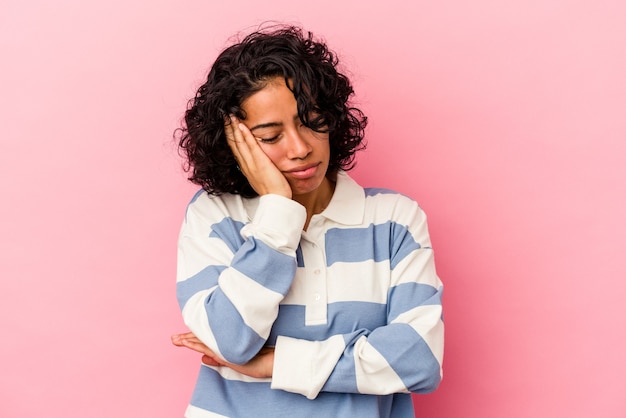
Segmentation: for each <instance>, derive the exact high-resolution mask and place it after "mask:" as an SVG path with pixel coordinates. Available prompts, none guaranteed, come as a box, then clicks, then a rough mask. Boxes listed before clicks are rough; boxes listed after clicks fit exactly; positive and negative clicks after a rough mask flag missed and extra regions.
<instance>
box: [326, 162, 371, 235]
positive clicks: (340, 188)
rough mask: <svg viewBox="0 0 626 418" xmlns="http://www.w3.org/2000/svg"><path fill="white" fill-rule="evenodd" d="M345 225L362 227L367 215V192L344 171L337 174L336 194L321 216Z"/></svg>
mask: <svg viewBox="0 0 626 418" xmlns="http://www.w3.org/2000/svg"><path fill="white" fill-rule="evenodd" d="M320 215H321V216H324V217H325V218H327V219H330V220H332V221H335V222H337V223H340V224H344V225H360V224H361V223H363V216H364V215H365V191H364V190H363V188H362V187H361V186H359V185H358V184H357V182H356V181H354V180H353V179H352V177H350V176H349V175H348V173H346V172H345V171H343V170H339V171H338V172H337V184H336V185H335V192H334V193H333V197H332V198H331V199H330V203H329V204H328V207H326V209H324V211H323V212H322V213H321V214H320Z"/></svg>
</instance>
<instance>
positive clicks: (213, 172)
mask: <svg viewBox="0 0 626 418" xmlns="http://www.w3.org/2000/svg"><path fill="white" fill-rule="evenodd" d="M337 64H338V59H337V57H336V55H335V54H334V53H333V52H332V51H330V50H329V49H328V47H327V46H326V44H325V43H324V42H321V41H318V40H316V39H314V37H313V35H312V34H311V32H307V33H306V35H305V34H304V33H303V31H302V29H300V28H298V27H294V26H287V27H285V26H280V27H278V28H276V27H272V28H269V29H266V30H258V31H255V32H253V33H251V34H249V35H247V36H246V37H245V38H244V39H243V40H242V41H241V42H238V43H235V44H233V45H231V46H230V47H228V48H226V49H225V50H224V51H223V52H222V53H221V54H220V55H219V56H218V58H217V59H216V61H215V62H214V64H213V66H212V68H211V70H210V72H209V74H208V76H207V80H206V82H205V83H204V84H203V85H202V86H200V88H199V89H198V91H197V92H196V95H195V97H194V98H193V99H191V100H190V101H189V103H188V106H187V111H186V112H185V118H184V123H183V126H182V127H181V128H179V129H177V131H176V134H175V136H176V138H177V139H178V145H179V150H180V152H181V154H182V155H183V157H184V158H185V170H186V171H188V172H190V176H189V180H190V181H192V182H193V183H196V184H199V185H200V186H202V188H203V189H204V190H206V191H207V192H209V193H212V194H222V193H233V194H239V195H242V196H244V197H254V196H256V195H257V193H256V192H255V191H254V189H253V188H252V187H251V186H250V184H249V183H248V180H247V179H246V177H245V176H244V175H243V174H242V173H241V171H239V169H238V166H237V162H236V161H235V157H234V156H233V154H232V151H231V150H230V148H229V146H228V144H227V142H226V136H225V132H224V120H225V117H226V116H227V115H229V114H233V115H235V116H237V118H239V119H242V120H245V118H246V115H245V112H244V111H243V110H242V108H241V104H242V103H243V102H244V101H245V100H246V99H247V98H248V97H250V96H251V95H253V94H254V93H256V92H258V91H259V90H261V89H263V88H264V87H265V86H266V85H267V84H268V83H269V82H270V81H271V80H272V79H274V78H275V77H283V78H284V79H285V82H286V83H287V86H288V87H289V89H290V90H291V91H292V92H293V95H294V97H295V99H296V103H297V108H298V116H299V118H300V120H301V121H302V123H303V124H304V125H305V126H307V127H308V128H310V129H312V130H314V131H317V132H327V133H328V135H329V145H330V162H329V166H328V171H327V174H334V173H336V172H337V170H339V169H343V170H349V169H351V168H352V167H353V166H354V157H355V153H356V152H357V151H358V150H361V149H363V148H365V142H364V140H363V137H364V129H365V126H366V125H367V117H366V116H365V115H364V114H363V112H361V111H360V110H359V109H357V108H356V107H352V106H350V104H349V98H350V96H352V94H353V93H354V90H353V88H352V86H351V83H350V80H349V79H348V78H347V77H346V76H345V75H344V74H342V73H340V72H339V71H338V70H337Z"/></svg>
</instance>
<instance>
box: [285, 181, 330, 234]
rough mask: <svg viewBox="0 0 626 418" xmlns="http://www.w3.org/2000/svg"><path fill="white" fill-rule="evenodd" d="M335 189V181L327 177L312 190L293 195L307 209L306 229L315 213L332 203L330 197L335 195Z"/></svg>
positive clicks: (320, 211)
mask: <svg viewBox="0 0 626 418" xmlns="http://www.w3.org/2000/svg"><path fill="white" fill-rule="evenodd" d="M334 191H335V183H333V182H332V181H330V180H329V179H328V178H326V177H325V178H324V181H323V182H322V184H320V186H319V187H318V188H317V189H315V190H313V191H312V192H310V193H306V194H302V195H294V196H293V200H295V201H296V202H298V203H300V204H301V205H302V206H304V208H305V209H306V223H305V224H304V229H305V230H306V229H307V228H308V226H309V221H310V220H311V218H312V217H313V215H316V214H318V213H322V211H323V210H324V209H326V206H328V204H329V203H330V199H331V198H332V197H333V192H334Z"/></svg>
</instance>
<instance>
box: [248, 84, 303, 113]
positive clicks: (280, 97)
mask: <svg viewBox="0 0 626 418" xmlns="http://www.w3.org/2000/svg"><path fill="white" fill-rule="evenodd" d="M241 108H242V109H243V111H244V112H245V114H246V120H250V121H252V120H254V121H255V122H269V121H270V120H269V119H280V120H282V119H283V118H285V117H287V118H292V117H293V116H294V115H297V113H298V109H297V103H296V98H295V97H294V95H293V92H292V91H291V90H289V88H288V87H287V84H286V82H285V80H284V79H283V78H281V77H275V78H273V79H271V80H269V81H268V82H267V84H266V85H265V86H264V87H263V88H262V89H261V90H259V91H257V92H256V93H254V94H252V95H251V96H250V97H248V98H247V99H246V100H244V101H243V103H242V104H241Z"/></svg>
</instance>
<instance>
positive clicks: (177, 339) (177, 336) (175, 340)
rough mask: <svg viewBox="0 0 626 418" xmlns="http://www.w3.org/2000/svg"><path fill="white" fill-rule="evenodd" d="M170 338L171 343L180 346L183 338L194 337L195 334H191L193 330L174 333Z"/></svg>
mask: <svg viewBox="0 0 626 418" xmlns="http://www.w3.org/2000/svg"><path fill="white" fill-rule="evenodd" d="M170 338H171V339H172V344H174V345H177V346H182V345H183V343H182V340H183V339H189V338H195V335H194V334H193V332H186V333H184V334H174V335H172V336H171V337H170Z"/></svg>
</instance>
